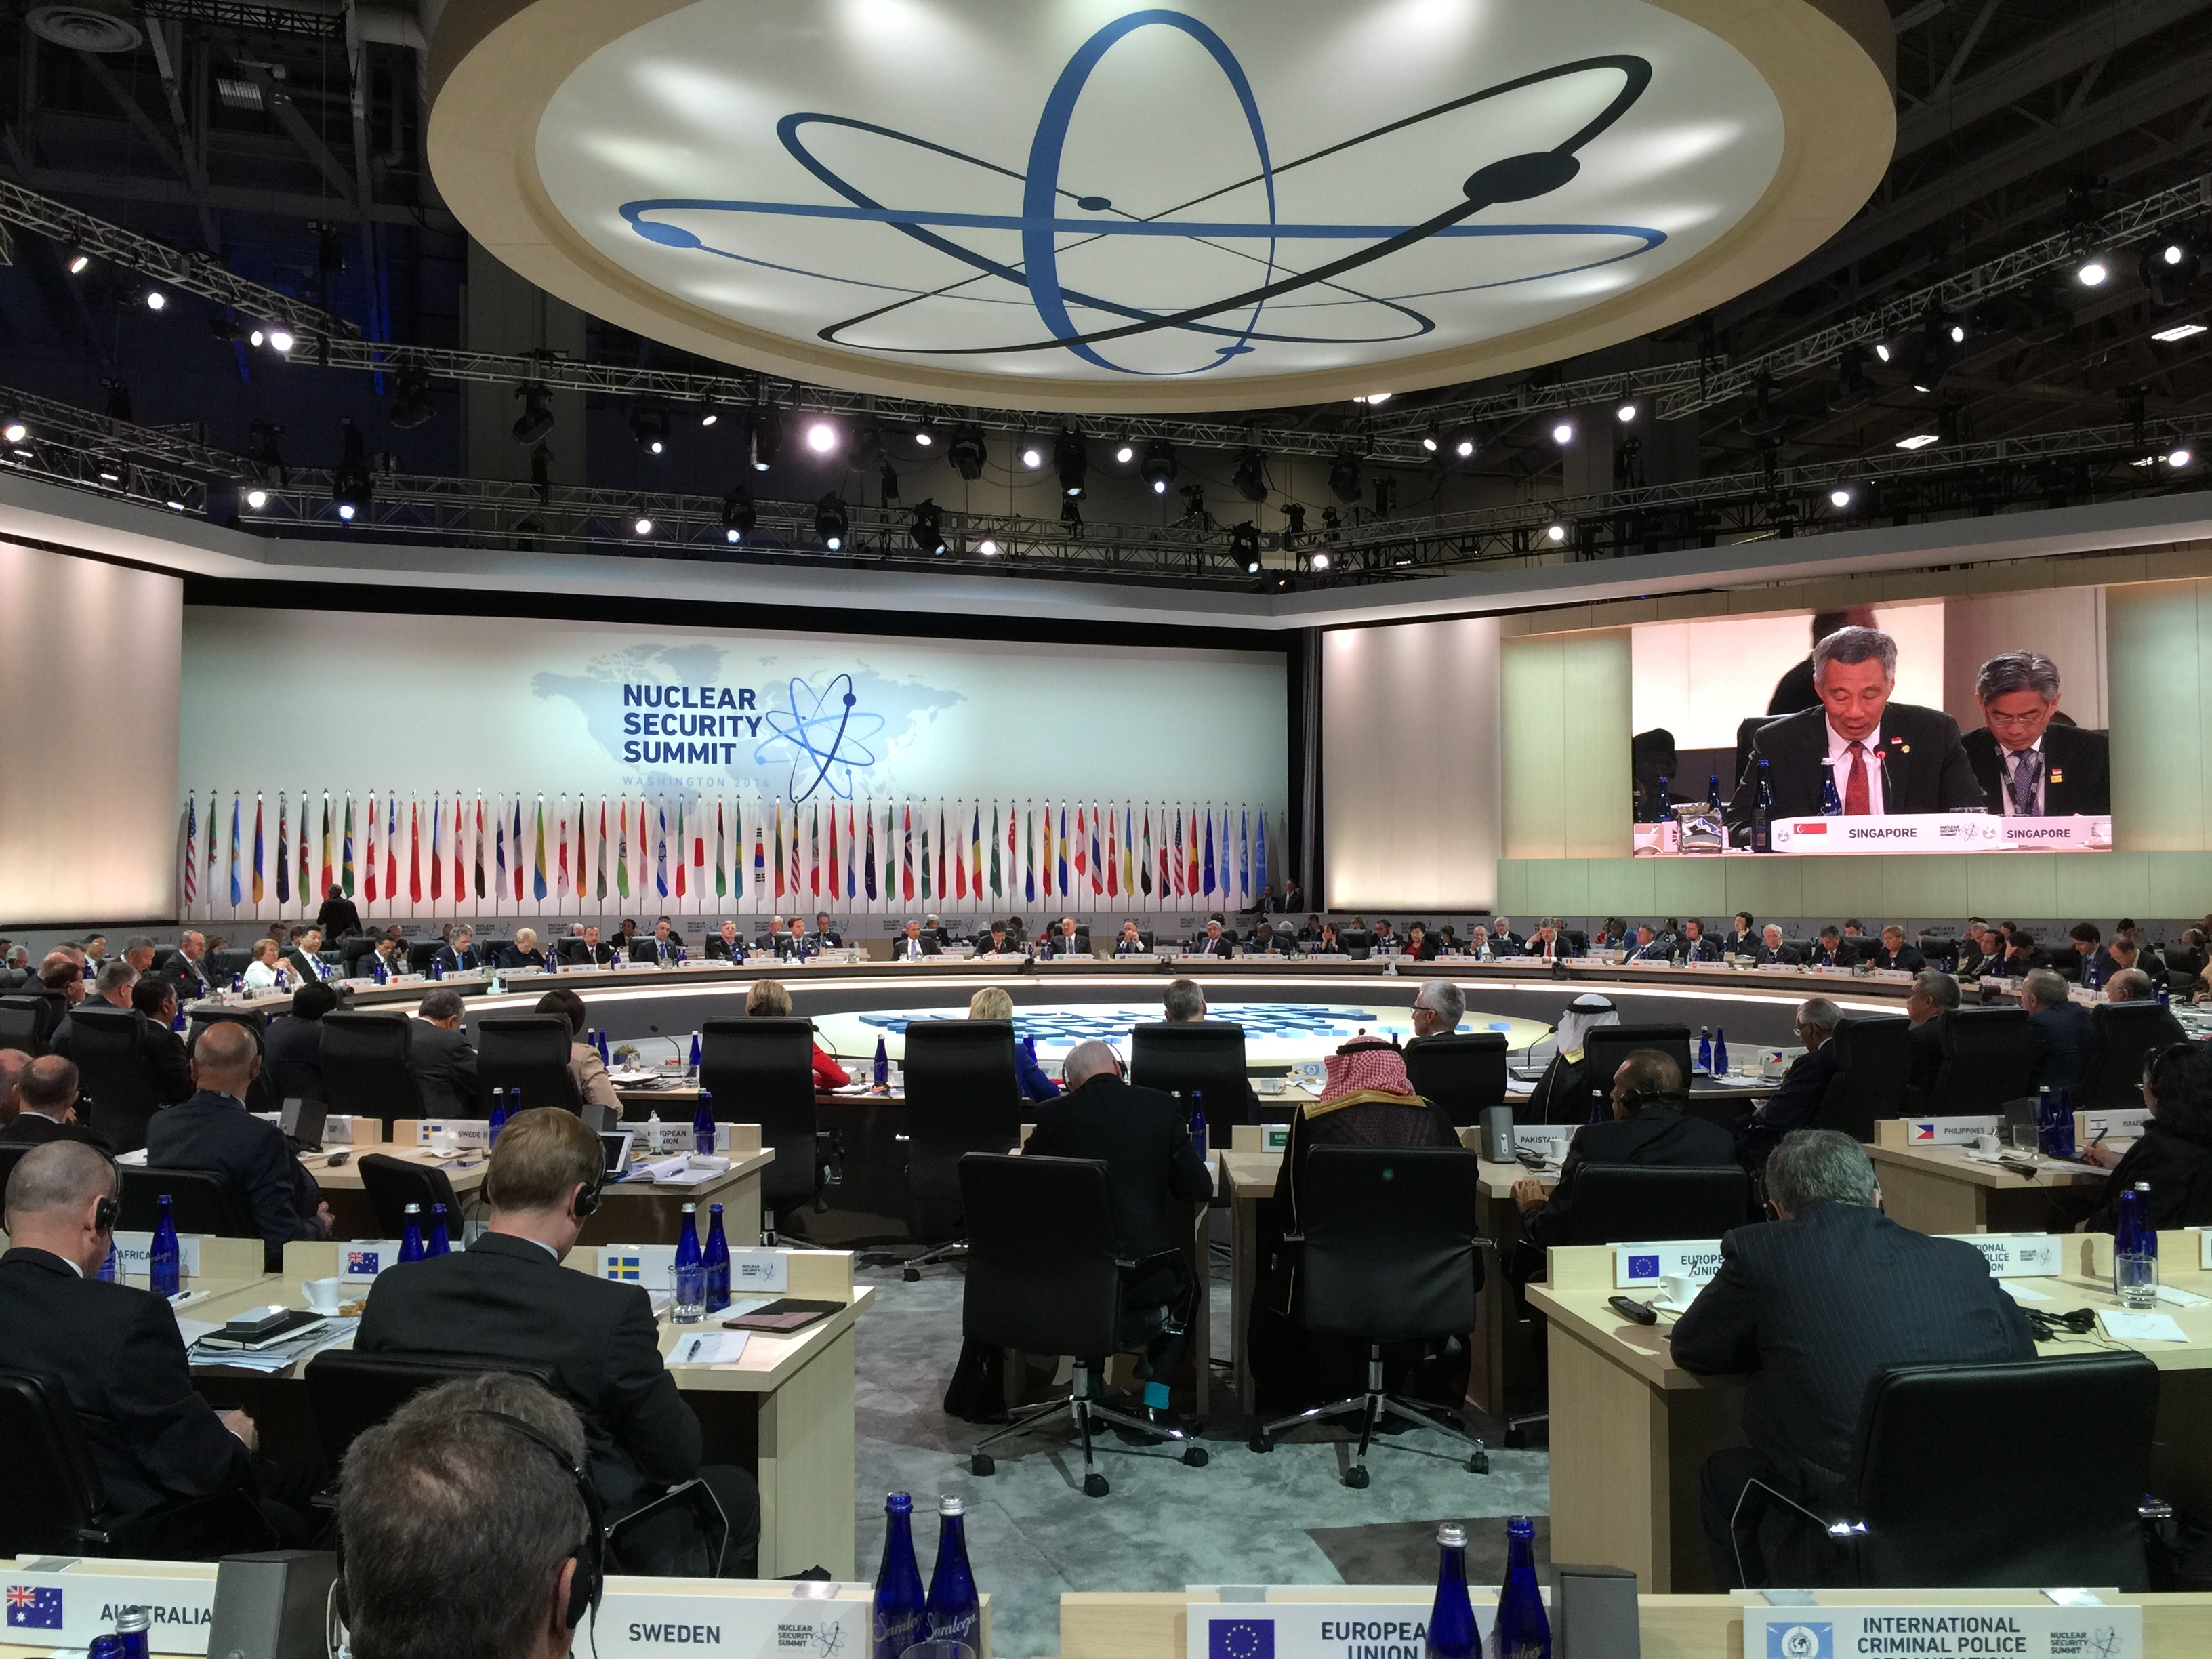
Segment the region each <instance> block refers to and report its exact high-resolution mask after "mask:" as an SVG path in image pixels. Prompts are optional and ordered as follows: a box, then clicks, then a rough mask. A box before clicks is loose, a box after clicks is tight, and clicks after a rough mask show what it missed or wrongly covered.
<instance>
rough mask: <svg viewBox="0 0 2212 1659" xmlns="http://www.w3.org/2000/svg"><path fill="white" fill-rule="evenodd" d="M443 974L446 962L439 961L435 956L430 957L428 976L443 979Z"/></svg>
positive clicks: (444, 974) (444, 973)
mask: <svg viewBox="0 0 2212 1659" xmlns="http://www.w3.org/2000/svg"><path fill="white" fill-rule="evenodd" d="M445 976H446V964H445V963H443V962H441V961H440V960H439V959H438V958H437V957H431V958H430V977H431V978H432V979H443V978H445Z"/></svg>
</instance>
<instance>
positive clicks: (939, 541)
mask: <svg viewBox="0 0 2212 1659" xmlns="http://www.w3.org/2000/svg"><path fill="white" fill-rule="evenodd" d="M907 533H908V535H910V536H912V537H913V538H914V544H915V546H916V547H918V548H920V549H921V550H922V551H923V552H925V553H927V554H929V555H931V556H933V557H934V556H939V555H942V554H943V553H944V551H945V519H944V515H943V514H942V513H939V511H938V510H937V503H936V502H935V501H924V502H923V503H922V504H921V506H920V507H916V508H915V510H914V522H913V523H912V524H911V525H910V526H908V529H907Z"/></svg>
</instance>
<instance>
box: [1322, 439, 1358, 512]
mask: <svg viewBox="0 0 2212 1659" xmlns="http://www.w3.org/2000/svg"><path fill="white" fill-rule="evenodd" d="M1360 490H1361V478H1360V466H1359V457H1358V456H1357V455H1355V454H1353V453H1352V452H1351V451H1350V450H1348V449H1340V450H1339V451H1337V453H1336V459H1334V460H1333V461H1331V462H1330V463H1329V464H1328V493H1329V494H1330V495H1334V496H1335V497H1336V499H1337V500H1339V501H1343V502H1345V503H1346V504H1347V505H1357V504H1358V501H1359V496H1360Z"/></svg>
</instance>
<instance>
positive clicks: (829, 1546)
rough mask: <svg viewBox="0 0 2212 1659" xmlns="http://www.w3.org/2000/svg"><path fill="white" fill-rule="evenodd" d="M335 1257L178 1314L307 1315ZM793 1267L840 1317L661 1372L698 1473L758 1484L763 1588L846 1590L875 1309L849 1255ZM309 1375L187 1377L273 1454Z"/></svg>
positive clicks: (318, 1252) (328, 1248) (589, 1266)
mask: <svg viewBox="0 0 2212 1659" xmlns="http://www.w3.org/2000/svg"><path fill="white" fill-rule="evenodd" d="M341 1248H342V1247H341V1246H340V1245H339V1244H337V1243H291V1244H288V1245H286V1246H285V1248H284V1271H283V1273H280V1274H276V1275H272V1276H270V1277H267V1278H264V1279H257V1280H255V1281H253V1282H252V1283H250V1284H246V1285H239V1286H237V1287H236V1288H234V1289H232V1290H231V1291H228V1293H227V1294H225V1295H222V1296H220V1297H215V1298H213V1299H211V1300H210V1301H208V1302H206V1303H204V1304H194V1305H192V1306H191V1307H188V1308H186V1309H185V1310H184V1311H185V1315H186V1316H187V1317H190V1318H194V1319H200V1320H205V1321H209V1322H218V1323H219V1322H222V1320H225V1319H228V1318H229V1317H230V1316H233V1315H234V1314H238V1313H242V1312H244V1311H245V1310H246V1309H248V1308H253V1307H259V1306H262V1305H264V1304H270V1303H276V1304H282V1305H283V1306H285V1307H288V1308H304V1307H305V1306H307V1299H306V1297H304V1296H303V1295H302V1294H301V1290H300V1285H301V1281H302V1280H305V1279H327V1278H330V1277H332V1276H333V1275H335V1274H336V1273H337V1271H338V1252H339V1250H340V1249H341ZM790 1262H791V1267H790V1291H789V1292H788V1293H789V1294H790V1295H792V1296H795V1297H806V1298H809V1299H811V1300H816V1301H824V1302H829V1301H842V1302H843V1303H844V1304H846V1305H845V1308H844V1310H843V1311H842V1312H841V1313H836V1314H833V1315H831V1316H829V1318H828V1319H825V1320H823V1321H821V1322H818V1323H817V1324H814V1325H811V1326H809V1327H808V1328H806V1329H805V1330H803V1331H799V1332H797V1333H795V1334H793V1335H790V1336H770V1335H769V1334H766V1333H765V1332H760V1331H756V1332H754V1333H753V1335H752V1339H751V1340H750V1341H749V1342H748V1343H747V1344H746V1345H745V1353H744V1358H742V1359H740V1360H739V1361H738V1363H737V1364H733V1365H672V1366H671V1367H670V1368H669V1370H670V1374H671V1376H674V1377H675V1379H676V1386H677V1387H678V1389H681V1390H682V1391H683V1393H684V1400H685V1401H686V1402H687V1403H688V1404H689V1405H690V1407H691V1408H692V1410H693V1411H694V1412H695V1413H697V1415H698V1418H699V1423H700V1428H701V1430H702V1433H703V1435H704V1437H705V1442H706V1461H707V1462H717V1463H739V1464H743V1465H744V1466H745V1467H746V1468H750V1469H751V1470H752V1471H753V1474H754V1479H755V1480H757V1481H758V1482H759V1485H760V1494H761V1544H760V1565H759V1569H758V1571H759V1572H760V1575H761V1577H764V1578H777V1577H786V1576H787V1575H789V1574H792V1573H797V1572H803V1571H805V1570H806V1569H807V1568H809V1567H812V1566H817V1565H818V1566H822V1567H826V1568H827V1569H828V1570H829V1573H830V1576H831V1577H835V1578H840V1579H849V1578H851V1577H853V1576H854V1570H855V1565H856V1564H855V1561H854V1507H853V1371H854V1322H856V1321H857V1320H858V1319H859V1317H860V1314H861V1313H862V1312H863V1311H865V1310H866V1309H867V1308H868V1306H869V1305H870V1304H872V1302H873V1301H874V1299H875V1291H874V1290H873V1288H872V1287H871V1286H868V1285H860V1286H859V1287H857V1288H856V1287H855V1286H854V1283H853V1258H852V1256H851V1255H850V1254H849V1253H848V1252H846V1251H842V1250H793V1251H792V1252H791V1253H790ZM567 1265H568V1267H572V1268H574V1269H575V1270H576V1271H577V1272H579V1273H594V1272H596V1271H597V1270H598V1253H597V1251H596V1249H593V1248H592V1247H588V1246H582V1245H580V1246H579V1247H578V1248H577V1249H574V1250H573V1251H571V1252H570V1253H569V1255H568V1261H567ZM366 1289H367V1287H366V1286H364V1287H362V1290H363V1291H365V1290H366ZM360 1293H361V1292H360V1291H356V1290H355V1289H353V1288H351V1287H349V1289H348V1291H347V1292H346V1294H347V1296H348V1297H349V1298H350V1297H353V1296H355V1295H356V1294H360ZM716 1323H717V1322H709V1323H708V1325H706V1326H682V1327H679V1326H677V1325H675V1324H673V1323H671V1322H670V1321H669V1320H668V1319H667V1318H666V1317H665V1316H664V1317H663V1318H662V1319H661V1321H660V1350H661V1352H662V1353H663V1354H666V1353H667V1352H669V1350H670V1349H671V1348H672V1347H673V1346H675V1343H676V1341H677V1340H678V1337H680V1336H682V1335H684V1334H686V1333H688V1332H690V1331H691V1330H695V1329H704V1328H714V1326H715V1324H716ZM338 1346H350V1344H349V1343H344V1344H339V1345H338ZM305 1370H306V1362H304V1361H302V1362H301V1363H300V1364H295V1365H294V1366H293V1367H292V1368H291V1369H290V1370H287V1371H285V1372H283V1373H281V1374H280V1375H278V1376H264V1375H262V1374H259V1373H256V1372H252V1371H245V1370H234V1369H231V1368H228V1367H225V1366H220V1365H201V1366H195V1367H194V1368H193V1375H194V1376H195V1378H196V1379H197V1380H198V1381H200V1383H201V1384H202V1391H203V1392H204V1393H208V1394H210V1395H213V1396H217V1397H221V1398H223V1399H242V1400H244V1401H246V1406H247V1409H249V1410H250V1411H252V1413H254V1416H255V1418H256V1419H257V1420H258V1421H262V1422H263V1430H264V1437H266V1438H269V1439H270V1440H271V1441H272V1443H274V1442H276V1441H278V1440H281V1439H283V1438H286V1437H292V1438H295V1439H296V1437H299V1436H300V1435H301V1434H302V1433H305V1434H306V1435H307V1436H310V1437H312V1435H313V1423H312V1420H311V1419H308V1418H307V1403H306V1398H305V1396H306V1389H305V1387H304V1385H303V1383H302V1380H301V1379H302V1376H303V1373H304V1371H305ZM264 1419H270V1420H264Z"/></svg>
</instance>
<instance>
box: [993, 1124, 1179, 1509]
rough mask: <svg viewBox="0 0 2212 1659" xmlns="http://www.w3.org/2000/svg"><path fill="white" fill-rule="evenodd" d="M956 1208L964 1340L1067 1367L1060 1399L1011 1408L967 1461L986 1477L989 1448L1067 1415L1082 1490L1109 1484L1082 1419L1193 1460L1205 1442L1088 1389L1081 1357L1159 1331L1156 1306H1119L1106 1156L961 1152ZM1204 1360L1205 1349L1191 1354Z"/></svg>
mask: <svg viewBox="0 0 2212 1659" xmlns="http://www.w3.org/2000/svg"><path fill="white" fill-rule="evenodd" d="M960 1195H961V1207H962V1209H963V1211H964V1212H965V1213H966V1215H967V1218H968V1283H967V1287H966V1290H965V1291H964V1292H963V1298H962V1303H961V1327H962V1331H963V1334H965V1335H966V1336H967V1338H968V1339H969V1340H970V1341H974V1342H983V1343H987V1344H989V1345H990V1346H993V1347H997V1348H1013V1349H1016V1350H1018V1351H1019V1352H1023V1353H1032V1354H1052V1355H1060V1354H1065V1355H1066V1356H1067V1357H1068V1358H1071V1359H1072V1360H1073V1361H1074V1364H1075V1374H1074V1376H1073V1380H1072V1382H1071V1383H1070V1385H1069V1389H1068V1392H1067V1394H1066V1395H1065V1396H1064V1397H1060V1398H1056V1399H1054V1400H1050V1401H1046V1402H1045V1403H1044V1404H1042V1405H1040V1406H1036V1407H1030V1408H1027V1409H1025V1410H1024V1411H1022V1412H1020V1413H1018V1414H1017V1415H1016V1416H1015V1417H1014V1418H1013V1419H1012V1421H1010V1422H1009V1423H1008V1424H1007V1425H1006V1427H1005V1428H1003V1429H1000V1430H998V1431H996V1432H994V1433H993V1434H990V1435H987V1436H986V1437H984V1438H983V1439H981V1440H980V1441H978V1442H977V1443H976V1444H975V1451H974V1453H973V1454H972V1455H970V1457H969V1465H968V1466H969V1470H970V1471H971V1472H972V1473H974V1474H980V1475H987V1474H991V1473H992V1472H993V1471H994V1469H995V1468H997V1464H996V1463H995V1462H994V1460H993V1459H992V1458H991V1456H990V1455H989V1453H988V1450H987V1448H989V1447H992V1446H994V1445H996V1444H998V1443H999V1442H1000V1441H1001V1440H1006V1439H1010V1438H1012V1437H1013V1436H1015V1435H1018V1434H1026V1433H1028V1432H1029V1431H1030V1430H1031V1429H1034V1428H1036V1427H1038V1426H1040V1425H1042V1424H1043V1423H1045V1422H1047V1421H1048V1420H1049V1419H1053V1418H1055V1417H1057V1416H1059V1415H1060V1413H1062V1412H1066V1413H1068V1415H1069V1416H1070V1417H1071V1418H1072V1419H1073V1421H1074V1424H1075V1430H1076V1433H1077V1435H1078V1436H1079V1437H1080V1439H1081V1440H1082V1443H1083V1492H1084V1495H1085V1497H1087V1498H1103V1497H1105V1496H1106V1494H1107V1492H1109V1490H1110V1488H1109V1486H1107V1484H1106V1477H1105V1476H1103V1474H1099V1473H1098V1472H1097V1469H1096V1468H1094V1467H1093V1466H1092V1461H1091V1425H1092V1424H1093V1423H1106V1424H1110V1425H1113V1426H1114V1427H1115V1428H1120V1429H1126V1430H1128V1431H1132V1432H1134V1433H1137V1434H1139V1435H1143V1436H1146V1437H1149V1438H1150V1439H1152V1440H1153V1441H1155V1442H1167V1443H1172V1444H1177V1445H1182V1447H1183V1448H1184V1449H1183V1454H1182V1461H1183V1462H1186V1463H1188V1464H1189V1465H1191V1466H1192V1467H1193V1468H1199V1467H1200V1466H1202V1465H1204V1463H1205V1462H1206V1449H1205V1448H1204V1447H1202V1446H1200V1445H1198V1444H1196V1443H1193V1442H1191V1441H1190V1439H1189V1437H1188V1435H1186V1434H1185V1433H1184V1432H1183V1431H1182V1430H1180V1429H1171V1428H1167V1427H1164V1426H1162V1425H1158V1424H1153V1423H1150V1422H1147V1421H1146V1420H1145V1419H1143V1418H1141V1417H1137V1416H1134V1415H1132V1414H1131V1413H1127V1412H1121V1411H1116V1410H1115V1409H1114V1408H1113V1407H1109V1406H1106V1405H1103V1404H1101V1403H1100V1402H1099V1401H1097V1400H1094V1399H1092V1398H1091V1388H1090V1383H1091V1364H1092V1363H1093V1362H1099V1363H1101V1364H1103V1361H1105V1360H1106V1359H1107V1358H1109V1356H1110V1355H1113V1354H1117V1353H1124V1352H1129V1351H1131V1350H1133V1349H1136V1348H1140V1347H1142V1346H1144V1345H1145V1344H1146V1343H1147V1342H1148V1341H1150V1340H1152V1338H1153V1337H1155V1336H1158V1335H1159V1334H1162V1333H1163V1332H1164V1331H1167V1330H1168V1329H1170V1325H1169V1319H1170V1313H1169V1310H1168V1309H1166V1308H1165V1307H1135V1308H1131V1307H1125V1306H1124V1305H1123V1304H1122V1297H1121V1290H1122V1286H1123V1285H1124V1283H1125V1282H1126V1280H1127V1274H1128V1273H1129V1272H1130V1270H1131V1269H1132V1268H1133V1267H1135V1266H1136V1265H1137V1264H1136V1263H1134V1262H1133V1261H1128V1260H1127V1259H1126V1258H1122V1257H1120V1256H1118V1255H1116V1254H1115V1245H1114V1206H1113V1201H1112V1199H1111V1198H1110V1196H1109V1193H1108V1189H1107V1185H1106V1165H1105V1164H1104V1163H1103V1161H1101V1160H1098V1159H1096V1158H1041V1157H1022V1158H1009V1157H1002V1156H998V1155H994V1154H988V1153H981V1152H970V1153H969V1154H968V1155H967V1156H966V1157H964V1158H962V1159H961V1160H960ZM1199 1363H1200V1364H1205V1363H1206V1358H1205V1356H1204V1355H1200V1356H1199Z"/></svg>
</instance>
